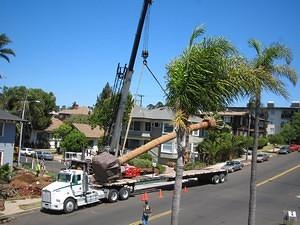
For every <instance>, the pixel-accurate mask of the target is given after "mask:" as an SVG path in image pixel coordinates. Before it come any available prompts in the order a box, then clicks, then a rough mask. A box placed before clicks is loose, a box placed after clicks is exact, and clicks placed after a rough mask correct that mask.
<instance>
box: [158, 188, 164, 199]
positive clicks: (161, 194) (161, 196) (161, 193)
mask: <svg viewBox="0 0 300 225" xmlns="http://www.w3.org/2000/svg"><path fill="white" fill-rule="evenodd" d="M159 198H163V192H162V190H161V189H159Z"/></svg>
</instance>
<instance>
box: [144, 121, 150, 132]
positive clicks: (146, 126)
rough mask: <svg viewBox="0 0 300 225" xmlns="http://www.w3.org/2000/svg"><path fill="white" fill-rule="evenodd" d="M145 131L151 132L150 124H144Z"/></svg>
mask: <svg viewBox="0 0 300 225" xmlns="http://www.w3.org/2000/svg"><path fill="white" fill-rule="evenodd" d="M145 131H151V123H150V122H146V123H145Z"/></svg>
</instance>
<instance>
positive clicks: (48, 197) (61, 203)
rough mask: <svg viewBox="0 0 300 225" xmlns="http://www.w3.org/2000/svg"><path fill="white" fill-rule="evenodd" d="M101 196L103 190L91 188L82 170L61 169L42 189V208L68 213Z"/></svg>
mask: <svg viewBox="0 0 300 225" xmlns="http://www.w3.org/2000/svg"><path fill="white" fill-rule="evenodd" d="M103 198H105V193H104V191H103V190H101V189H100V190H95V189H93V188H91V187H90V186H89V184H88V176H87V174H86V173H85V172H84V171H82V170H75V169H69V170H62V171H60V172H59V173H58V175H57V180H56V181H55V182H53V183H51V184H49V185H48V186H46V187H44V188H43V189H42V208H43V209H50V210H64V211H65V212H66V213H70V212H72V211H74V210H75V209H76V208H77V207H78V206H82V205H86V204H91V203H94V202H98V201H100V200H101V199H103Z"/></svg>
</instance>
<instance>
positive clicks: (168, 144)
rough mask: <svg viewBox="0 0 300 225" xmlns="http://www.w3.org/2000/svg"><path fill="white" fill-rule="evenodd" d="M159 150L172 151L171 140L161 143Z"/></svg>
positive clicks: (163, 151)
mask: <svg viewBox="0 0 300 225" xmlns="http://www.w3.org/2000/svg"><path fill="white" fill-rule="evenodd" d="M161 152H162V153H170V154H172V153H173V142H171V141H170V142H166V143H164V144H162V145H161Z"/></svg>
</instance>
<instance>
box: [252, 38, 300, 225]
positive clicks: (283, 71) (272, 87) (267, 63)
mask: <svg viewBox="0 0 300 225" xmlns="http://www.w3.org/2000/svg"><path fill="white" fill-rule="evenodd" d="M249 45H250V47H252V48H254V49H255V51H256V57H255V58H254V60H253V61H252V62H251V64H250V66H251V67H252V69H253V74H254V75H255V76H257V77H258V79H257V83H256V85H255V91H254V92H253V96H254V115H255V119H254V147H253V151H252V163H251V177H250V199H249V214H248V225H255V211H256V157H257V148H258V136H259V134H258V119H259V113H260V105H261V93H262V91H263V90H268V91H271V92H273V93H275V94H278V95H281V96H283V97H285V98H287V97H288V93H287V90H286V87H285V84H284V83H283V81H282V80H281V78H286V79H288V80H289V81H290V82H291V83H292V84H294V85H295V84H296V82H297V74H296V71H295V70H294V69H293V68H292V67H290V62H291V60H292V56H291V51H290V50H289V49H288V48H287V47H285V46H284V45H282V44H279V43H276V44H272V45H270V46H269V47H266V48H263V47H262V45H261V43H260V42H258V41H257V40H254V39H252V40H250V41H249ZM278 60H284V61H285V63H284V64H276V63H277V61H278Z"/></svg>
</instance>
